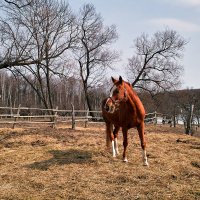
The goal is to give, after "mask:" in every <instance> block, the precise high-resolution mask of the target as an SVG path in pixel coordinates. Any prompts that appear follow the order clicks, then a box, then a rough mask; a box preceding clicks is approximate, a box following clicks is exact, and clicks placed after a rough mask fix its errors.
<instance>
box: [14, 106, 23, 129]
mask: <svg viewBox="0 0 200 200" xmlns="http://www.w3.org/2000/svg"><path fill="white" fill-rule="evenodd" d="M20 107H21V104H19V106H18V109H17V114H16V116H14V122H13V127H12V128H13V129H14V128H15V124H16V123H17V120H18V116H20Z"/></svg>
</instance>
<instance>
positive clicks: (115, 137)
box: [113, 126, 120, 155]
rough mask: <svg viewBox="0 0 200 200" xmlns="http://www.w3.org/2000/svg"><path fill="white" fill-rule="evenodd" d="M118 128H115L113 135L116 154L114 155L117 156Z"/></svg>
mask: <svg viewBox="0 0 200 200" xmlns="http://www.w3.org/2000/svg"><path fill="white" fill-rule="evenodd" d="M119 129H120V127H119V126H116V127H115V129H114V131H113V134H114V151H115V153H116V155H119V149H118V139H117V138H118V132H119Z"/></svg>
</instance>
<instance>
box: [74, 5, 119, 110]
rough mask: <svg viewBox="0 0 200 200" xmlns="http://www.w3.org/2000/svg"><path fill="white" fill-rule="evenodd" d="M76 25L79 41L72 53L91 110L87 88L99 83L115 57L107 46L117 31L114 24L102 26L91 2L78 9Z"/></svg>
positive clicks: (113, 40)
mask: <svg viewBox="0 0 200 200" xmlns="http://www.w3.org/2000/svg"><path fill="white" fill-rule="evenodd" d="M78 25H79V37H78V38H79V43H78V46H77V49H76V50H75V52H74V53H75V59H76V61H77V63H78V67H79V71H80V77H81V80H82V83H83V88H84V93H85V98H86V103H87V106H88V108H89V110H92V107H91V102H90V97H89V90H90V89H91V88H92V87H93V86H95V85H97V84H100V82H101V81H102V79H103V78H104V77H105V73H106V70H107V69H108V68H109V67H111V63H112V62H113V61H114V60H115V59H116V58H117V54H116V52H114V51H111V50H109V48H108V47H109V45H110V44H112V43H113V42H115V40H116V39H117V33H116V28H115V26H114V25H112V26H104V24H103V20H102V18H101V16H100V14H97V12H96V10H95V8H94V6H93V5H92V4H86V5H84V6H83V7H82V8H81V9H80V15H79V20H78Z"/></svg>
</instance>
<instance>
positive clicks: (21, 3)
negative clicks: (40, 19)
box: [0, 0, 34, 8]
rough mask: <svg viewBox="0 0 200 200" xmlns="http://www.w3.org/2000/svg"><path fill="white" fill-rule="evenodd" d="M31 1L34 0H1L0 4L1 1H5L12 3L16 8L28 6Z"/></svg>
mask: <svg viewBox="0 0 200 200" xmlns="http://www.w3.org/2000/svg"><path fill="white" fill-rule="evenodd" d="M33 1H34V0H4V1H3V2H1V4H0V5H2V4H3V3H7V4H10V5H14V6H16V7H18V8H22V7H25V6H30V5H31V3H32V2H33Z"/></svg>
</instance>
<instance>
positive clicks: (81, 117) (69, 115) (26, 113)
mask: <svg viewBox="0 0 200 200" xmlns="http://www.w3.org/2000/svg"><path fill="white" fill-rule="evenodd" d="M90 113H93V114H94V115H95V117H92V116H90ZM170 120H171V118H170V117H168V118H167V116H166V115H163V114H161V113H157V112H153V113H148V114H147V115H146V118H145V123H153V124H158V123H163V121H165V122H166V123H168V122H169V121H170ZM68 122H69V123H71V127H72V129H75V128H76V123H77V122H83V123H84V124H85V127H87V125H88V123H96V122H98V123H100V122H103V118H102V116H101V111H90V112H89V110H75V108H74V106H73V105H72V106H71V110H59V109H58V107H56V108H55V109H40V108H28V107H21V106H19V107H17V108H12V107H0V124H11V126H12V128H15V127H16V125H21V124H49V125H50V126H51V127H53V128H54V127H56V124H57V123H68Z"/></svg>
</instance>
